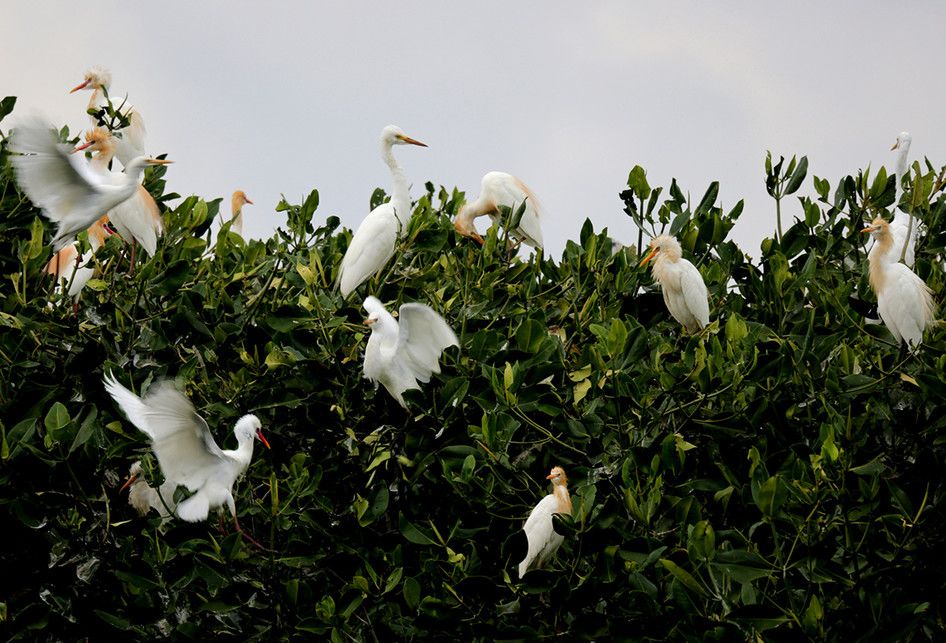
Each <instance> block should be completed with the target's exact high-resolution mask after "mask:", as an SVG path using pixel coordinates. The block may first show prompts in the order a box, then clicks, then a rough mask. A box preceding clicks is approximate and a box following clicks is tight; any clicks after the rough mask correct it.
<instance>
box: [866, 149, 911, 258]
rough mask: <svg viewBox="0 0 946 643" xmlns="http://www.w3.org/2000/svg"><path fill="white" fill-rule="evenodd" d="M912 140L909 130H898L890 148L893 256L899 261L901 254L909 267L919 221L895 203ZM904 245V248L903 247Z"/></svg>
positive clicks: (904, 172) (905, 171)
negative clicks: (894, 157) (893, 155)
mask: <svg viewBox="0 0 946 643" xmlns="http://www.w3.org/2000/svg"><path fill="white" fill-rule="evenodd" d="M912 142H913V137H912V136H910V133H909V132H900V134H898V135H897V141H896V142H895V143H894V144H893V147H891V148H890V149H891V150H896V152H897V160H896V162H895V163H894V177H895V178H896V185H897V189H896V197H895V199H894V206H893V207H894V215H893V221H891V222H890V234H891V235H893V249H894V252H893V256H894V257H895V258H896V261H900V257H901V255H902V256H903V263H905V264H906V265H907V266H909V267H911V268H912V267H913V262H914V259H915V257H916V240H917V237H918V236H919V227H920V226H919V221H917V220H916V219H913V221H912V222H911V219H912V218H913V217H912V216H911V215H910V214H908V213H906V212H904V211H903V210H900V209H899V208H897V203H898V202H899V200H900V181H901V179H902V178H903V176H904V175H905V174H907V173H908V171H909V170H908V168H907V155H908V154H909V153H910V143H912ZM904 246H906V249H904ZM876 247H877V245H876V244H874V247H873V248H871V251H872V252H873V250H874V248H876Z"/></svg>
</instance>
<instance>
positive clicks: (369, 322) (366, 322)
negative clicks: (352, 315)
mask: <svg viewBox="0 0 946 643" xmlns="http://www.w3.org/2000/svg"><path fill="white" fill-rule="evenodd" d="M376 321H378V320H377V319H371V318H370V317H369V318H368V319H366V320H364V321H363V322H361V323H362V324H364V325H365V326H371V324H373V323H375V322H376Z"/></svg>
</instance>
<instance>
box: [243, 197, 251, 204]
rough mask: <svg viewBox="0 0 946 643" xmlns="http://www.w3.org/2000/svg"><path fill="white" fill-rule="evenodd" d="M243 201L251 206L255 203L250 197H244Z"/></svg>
mask: <svg viewBox="0 0 946 643" xmlns="http://www.w3.org/2000/svg"><path fill="white" fill-rule="evenodd" d="M243 200H244V201H246V202H247V203H249V204H250V205H253V202H252V201H250V197H248V196H245V197H243Z"/></svg>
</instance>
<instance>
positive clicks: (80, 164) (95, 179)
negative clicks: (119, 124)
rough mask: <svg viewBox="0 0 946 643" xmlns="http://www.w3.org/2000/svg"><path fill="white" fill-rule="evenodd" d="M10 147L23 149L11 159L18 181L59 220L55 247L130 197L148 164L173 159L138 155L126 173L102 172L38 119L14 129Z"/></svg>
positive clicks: (41, 205) (54, 219)
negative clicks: (61, 140)
mask: <svg viewBox="0 0 946 643" xmlns="http://www.w3.org/2000/svg"><path fill="white" fill-rule="evenodd" d="M10 147H11V149H13V150H14V151H16V152H20V153H21V154H22V156H14V157H13V158H12V159H11V160H12V162H13V167H14V168H15V169H16V177H17V182H18V183H19V185H20V187H21V188H22V190H23V191H24V192H25V193H26V195H27V196H28V197H29V198H30V200H31V201H32V202H33V203H34V204H35V205H36V206H37V207H39V208H42V210H43V215H44V216H46V218H48V219H49V220H51V221H54V222H55V223H57V224H58V228H57V230H56V236H55V237H54V238H53V240H52V244H53V250H54V251H56V252H58V251H59V250H61V249H62V248H63V247H65V246H67V245H68V244H70V243H71V242H72V241H73V240H75V237H76V234H78V233H79V232H81V231H82V230H85V229H87V228H88V227H89V226H91V225H92V224H93V223H95V221H96V220H97V219H98V218H99V217H100V216H102V214H103V213H105V212H108V211H109V210H111V209H112V208H114V207H115V206H117V205H119V204H120V203H122V202H124V201H125V200H126V199H129V198H130V197H132V196H133V195H134V194H135V191H136V190H137V189H138V187H139V185H138V184H139V179H140V177H141V174H142V172H144V168H145V166H146V165H163V164H167V163H170V161H164V160H158V159H152V158H147V157H143V156H139V157H138V158H136V159H134V160H132V161H131V162H130V163H129V164H128V167H126V168H125V172H124V173H121V172H108V171H105V172H99V171H96V170H94V169H93V168H91V167H90V166H89V163H88V162H87V161H86V160H85V157H83V156H81V155H78V154H70V152H71V151H72V150H71V149H70V148H69V146H68V145H61V144H60V143H59V139H58V137H57V135H56V132H55V130H54V129H53V128H52V127H51V126H49V125H47V124H46V123H43V122H42V121H41V120H38V119H32V120H28V121H26V122H24V123H23V124H22V125H20V126H19V127H17V128H16V129H14V130H13V134H12V135H11V137H10Z"/></svg>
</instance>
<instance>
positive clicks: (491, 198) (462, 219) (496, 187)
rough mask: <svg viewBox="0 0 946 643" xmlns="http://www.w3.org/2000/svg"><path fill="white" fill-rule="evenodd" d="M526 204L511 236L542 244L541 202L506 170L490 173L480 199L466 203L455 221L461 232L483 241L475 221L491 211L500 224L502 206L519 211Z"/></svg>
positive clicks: (484, 181) (482, 186)
mask: <svg viewBox="0 0 946 643" xmlns="http://www.w3.org/2000/svg"><path fill="white" fill-rule="evenodd" d="M523 203H525V206H526V207H525V211H524V212H523V214H522V218H521V219H520V220H519V226H518V227H517V228H516V229H515V230H510V231H509V236H511V237H512V238H513V239H515V240H517V241H521V242H523V243H525V244H526V245H529V246H532V247H533V248H541V247H542V221H541V217H540V215H539V203H538V201H536V198H535V195H534V194H532V190H530V189H529V188H528V187H527V186H526V184H525V183H523V182H522V181H520V180H519V179H517V178H516V177H514V176H513V175H512V174H506V173H505V172H488V173H487V174H486V175H485V176H484V177H483V183H482V185H481V186H480V196H479V198H478V199H476V201H473V202H472V203H467V204H465V205H464V206H463V207H462V208H460V213H459V214H458V215H457V218H456V219H455V220H454V222H453V227H454V228H455V229H456V231H457V232H459V233H460V234H462V235H463V236H465V237H470V238H472V239H475V240H476V241H477V242H478V243H480V244H482V243H483V237H481V236H480V235H479V233H478V232H477V231H476V226H474V225H473V220H474V219H476V218H477V217H480V216H483V215H484V214H488V215H489V216H490V218H491V219H492V220H493V221H494V222H497V223H499V221H500V211H499V206H506V207H508V208H509V209H510V210H512V211H513V213H515V212H516V211H517V210H518V209H519V207H520V206H521V205H522V204H523Z"/></svg>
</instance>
